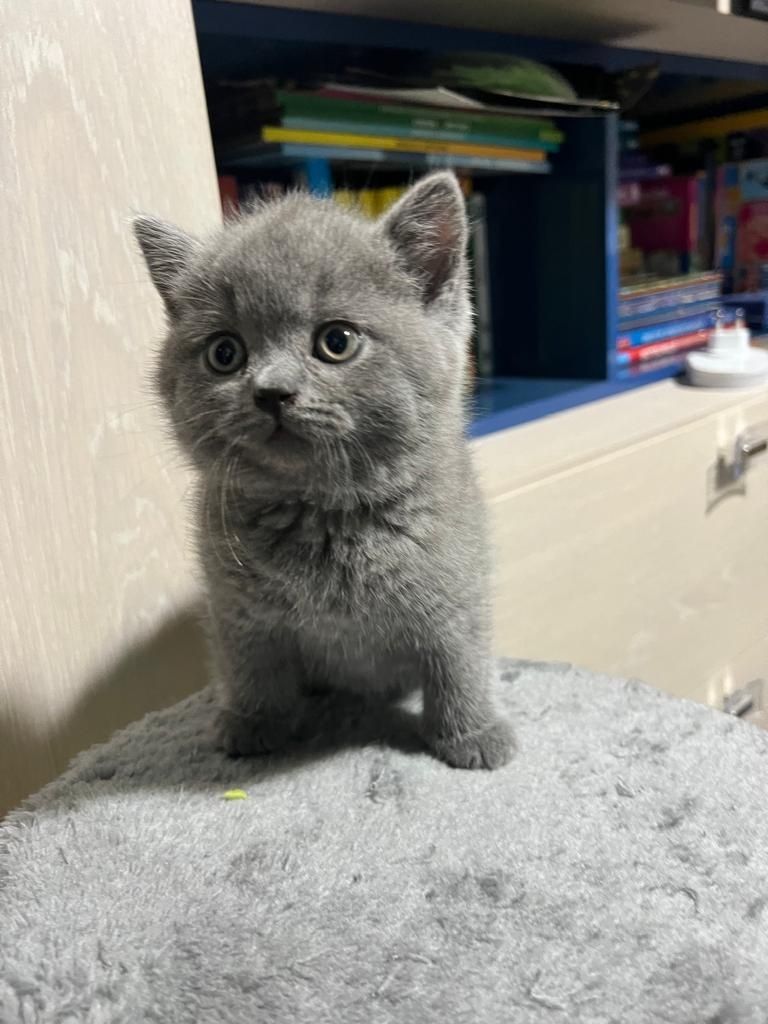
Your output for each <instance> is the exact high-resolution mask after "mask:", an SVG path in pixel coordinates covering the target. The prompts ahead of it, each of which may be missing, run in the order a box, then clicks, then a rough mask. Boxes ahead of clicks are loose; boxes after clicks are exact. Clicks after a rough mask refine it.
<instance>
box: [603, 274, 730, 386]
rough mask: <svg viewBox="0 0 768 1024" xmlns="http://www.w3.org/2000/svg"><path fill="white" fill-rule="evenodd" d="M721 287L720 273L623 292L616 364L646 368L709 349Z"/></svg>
mask: <svg viewBox="0 0 768 1024" xmlns="http://www.w3.org/2000/svg"><path fill="white" fill-rule="evenodd" d="M721 288H722V275H721V274H719V273H716V272H712V273H705V274H688V275H685V276H684V277H674V278H666V279H664V278H658V279H655V280H649V281H646V282H644V283H642V284H635V285H631V286H629V287H625V288H622V289H621V291H620V292H619V328H618V335H617V338H616V353H615V356H616V365H617V366H620V367H627V366H633V365H636V364H639V363H643V364H647V363H648V362H649V361H651V360H657V359H662V358H668V357H670V356H677V355H679V354H680V353H683V352H687V351H689V350H691V349H694V348H698V347H699V346H701V345H705V344H706V342H707V337H708V334H709V331H710V329H711V327H712V311H713V308H715V307H716V306H717V304H718V300H719V297H720V292H721Z"/></svg>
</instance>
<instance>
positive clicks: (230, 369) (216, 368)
mask: <svg viewBox="0 0 768 1024" xmlns="http://www.w3.org/2000/svg"><path fill="white" fill-rule="evenodd" d="M245 359H246V352H245V345H244V344H243V343H242V341H241V340H240V339H239V338H238V336H237V335H236V334H214V335H213V336H212V337H210V338H209V339H208V345H207V346H206V349H205V361H206V363H207V364H208V366H209V368H210V369H211V370H213V372H214V373H236V372H237V371H238V370H239V369H240V367H241V366H243V365H244V364H245Z"/></svg>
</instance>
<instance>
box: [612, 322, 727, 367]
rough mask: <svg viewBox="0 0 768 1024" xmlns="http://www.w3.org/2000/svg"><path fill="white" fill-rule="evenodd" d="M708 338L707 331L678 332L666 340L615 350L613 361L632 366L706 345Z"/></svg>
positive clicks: (618, 364) (620, 364) (619, 364)
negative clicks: (678, 333)
mask: <svg viewBox="0 0 768 1024" xmlns="http://www.w3.org/2000/svg"><path fill="white" fill-rule="evenodd" d="M708 339H709V331H708V330H706V331H692V332H691V333H690V334H680V335H677V336H675V337H674V338H668V339H667V340H666V341H655V342H651V344H649V345H639V346H638V347H636V348H630V349H625V350H622V351H620V352H616V354H615V361H616V365H617V366H633V365H635V364H636V363H646V362H648V361H649V360H651V359H660V358H661V357H662V356H669V355H674V354H675V353H677V352H687V351H689V350H690V349H693V348H701V346H702V345H706V344H707V341H708Z"/></svg>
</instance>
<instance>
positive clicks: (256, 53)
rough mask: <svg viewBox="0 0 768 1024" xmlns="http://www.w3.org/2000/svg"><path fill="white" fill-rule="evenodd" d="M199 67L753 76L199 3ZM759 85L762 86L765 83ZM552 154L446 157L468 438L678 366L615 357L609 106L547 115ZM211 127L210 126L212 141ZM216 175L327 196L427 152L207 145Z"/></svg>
mask: <svg viewBox="0 0 768 1024" xmlns="http://www.w3.org/2000/svg"><path fill="white" fill-rule="evenodd" d="M193 11H194V17H195V23H196V28H197V34H198V42H199V48H200V57H201V63H202V68H203V74H204V76H205V77H206V78H207V79H212V78H230V79H237V78H255V77H258V76H262V75H267V76H268V75H270V74H272V75H274V74H278V73H280V74H286V73H287V72H289V69H290V68H291V67H301V66H302V65H303V63H304V62H306V61H314V62H315V64H317V62H318V60H319V59H320V60H321V62H322V65H323V67H325V68H327V71H328V74H329V75H332V74H333V72H334V71H335V70H336V69H338V68H340V67H342V66H343V65H344V62H345V61H346V60H348V58H349V56H350V54H355V53H359V52H360V51H361V50H364V49H366V48H378V49H387V48H391V49H404V50H414V51H415V50H421V51H425V52H426V51H428V52H431V53H440V52H449V51H470V50H471V51H476V52H480V53H482V52H497V53H510V54H514V55H519V56H527V57H531V58H534V59H538V60H543V61H556V62H560V63H563V62H565V63H567V64H573V65H574V66H575V65H577V64H578V65H582V66H596V67H599V68H601V69H602V71H603V72H605V73H611V74H612V73H615V72H616V71H617V70H620V69H622V68H630V67H636V66H638V65H639V64H642V63H643V62H646V63H647V62H648V61H651V60H653V61H656V62H657V63H658V65H659V67H660V68H661V69H662V70H664V71H665V72H667V73H674V74H679V75H704V74H711V75H721V76H723V77H728V76H730V77H732V78H734V79H745V80H753V81H757V80H761V79H762V78H765V77H766V72H765V69H764V68H763V67H761V66H759V65H746V64H736V63H735V62H730V61H722V60H714V59H708V58H700V57H697V56H694V55H691V56H676V55H672V54H649V53H638V52H637V51H631V50H616V49H612V48H610V47H607V46H595V45H592V44H586V43H584V42H578V41H575V42H574V41H567V40H557V39H551V38H520V37H515V36H511V35H503V34H499V33H496V32H490V31H483V30H477V29H467V30H461V29H457V28H455V27H451V26H438V25H424V24H419V23H409V22H404V21H394V20H388V19H381V18H372V17H367V16H359V15H348V14H330V13H324V12H319V11H305V10H298V9H287V8H277V7H268V6H262V5H254V4H237V3H228V2H213V0H195V2H194V3H193ZM766 88H767V89H768V83H767V86H766ZM557 124H558V127H559V128H562V131H563V134H564V139H565V141H564V142H563V145H562V147H561V149H560V151H559V152H558V153H556V154H553V155H552V159H551V160H546V161H544V162H542V163H540V164H538V165H533V164H530V163H526V162H525V161H521V162H520V163H519V165H518V166H508V167H505V168H503V170H501V169H498V168H493V167H490V166H488V167H483V166H480V165H479V164H478V165H476V166H474V167H473V166H472V163H471V161H470V160H469V159H465V160H463V161H456V160H452V159H451V158H449V157H447V158H445V159H444V160H442V162H441V165H442V166H455V167H457V169H458V170H464V171H467V172H470V173H472V176H473V179H474V181H475V187H476V188H477V189H478V191H480V192H481V193H482V195H483V196H484V199H485V204H486V214H487V236H488V257H489V258H488V264H489V284H490V293H491V297H492V301H491V329H492V335H493V338H494V350H495V357H494V377H493V378H492V379H490V380H483V381H480V382H479V383H478V386H477V389H476V394H475V398H474V415H473V420H472V427H471V431H472V433H473V434H474V435H475V436H481V435H483V434H486V433H490V432H494V431H497V430H500V429H505V428H507V427H511V426H516V425H518V424H520V423H523V422H527V421H529V420H533V419H537V418H540V417H542V416H546V415H549V414H551V413H553V412H560V411H563V410H565V409H568V408H571V407H574V406H578V405H583V404H585V403H588V402H592V401H596V400H598V399H601V398H605V397H608V396H611V395H615V394H619V393H621V392H624V391H627V390H631V389H634V388H638V387H641V386H643V385H646V384H649V383H652V382H655V381H659V380H662V379H665V378H668V377H674V376H676V375H677V374H679V372H680V369H681V366H682V359H681V358H680V357H677V358H676V357H673V356H670V357H669V358H666V359H663V360H657V361H655V362H654V363H652V364H648V365H645V364H638V366H633V367H621V366H618V365H617V363H616V360H615V359H614V357H613V353H614V349H615V343H616V337H617V326H618V315H617V308H618V289H619V265H618V242H617V235H618V222H619V208H618V199H617V196H618V139H619V122H618V115H616V114H614V113H601V114H596V115H593V116H585V117H569V118H563V119H562V120H558V121H557ZM215 128H216V126H215V124H214V125H213V129H214V136H215V134H216V132H215ZM217 163H218V166H219V170H220V171H222V172H236V173H238V174H245V175H251V176H252V179H253V180H254V181H258V180H259V176H260V174H263V173H265V172H273V171H283V172H286V173H288V174H294V175H295V174H299V173H300V174H301V175H302V176H303V179H304V180H305V181H306V183H307V184H308V185H309V187H311V188H312V189H313V190H314V191H316V192H320V193H327V192H328V191H329V190H330V189H331V187H332V184H333V181H334V178H336V179H338V177H339V173H340V170H341V172H342V173H343V174H349V175H351V176H352V177H353V179H354V177H355V174H356V173H357V174H358V176H360V175H364V174H368V175H373V174H375V173H377V172H384V171H390V172H399V173H400V174H401V175H403V174H407V175H410V176H418V174H420V173H422V172H423V171H425V170H426V169H428V167H429V166H435V165H436V163H437V162H436V161H435V160H432V161H430V160H429V159H427V158H426V157H425V156H424V155H423V154H418V153H402V152H396V153H387V154H384V155H383V156H382V155H378V156H373V155H372V153H371V152H370V151H366V150H360V149H356V148H355V147H354V146H339V147H329V148H328V147H327V148H326V149H325V150H322V151H321V150H319V149H318V148H317V147H306V146H302V145H301V144H297V143H292V142H281V141H278V142H276V143H275V144H274V146H272V147H271V149H270V151H269V152H259V153H256V152H254V150H253V147H250V146H248V145H247V144H245V145H241V146H239V147H238V146H229V147H224V148H220V149H219V150H218V151H217Z"/></svg>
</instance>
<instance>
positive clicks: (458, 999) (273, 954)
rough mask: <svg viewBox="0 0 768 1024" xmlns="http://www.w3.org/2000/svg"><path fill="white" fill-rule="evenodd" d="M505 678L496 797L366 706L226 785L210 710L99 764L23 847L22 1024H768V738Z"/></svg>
mask: <svg viewBox="0 0 768 1024" xmlns="http://www.w3.org/2000/svg"><path fill="white" fill-rule="evenodd" d="M502 668H503V672H502V675H503V681H502V684H501V701H502V703H503V705H504V706H505V708H506V711H507V713H508V714H509V715H510V716H511V717H512V719H513V720H514V723H515V725H516V728H517V733H518V739H519V744H520V751H519V754H518V756H517V758H516V760H515V761H514V762H513V763H512V764H511V765H510V766H509V767H508V768H507V769H504V770H502V771H499V772H496V773H492V774H488V773H482V772H459V771H454V770H451V769H450V768H447V767H445V766H444V765H443V764H440V763H438V762H437V761H435V760H434V759H433V758H432V757H430V756H429V755H428V754H427V753H425V752H423V751H422V750H421V749H420V748H419V747H418V744H417V743H416V742H415V741H414V739H413V735H412V725H411V723H410V722H409V721H408V719H407V718H406V717H404V716H402V717H397V716H394V715H391V714H390V715H387V714H385V713H384V712H383V711H382V709H374V710H372V711H368V712H365V711H363V710H362V709H361V707H360V706H359V705H357V704H355V703H351V704H348V703H345V704H344V705H343V707H342V708H339V707H338V706H336V707H331V706H326V705H325V704H323V705H322V707H321V714H322V713H325V714H327V715H328V717H329V719H330V720H333V718H334V717H335V718H336V720H337V721H339V724H338V726H337V727H336V729H335V731H333V730H332V729H331V726H330V725H329V726H328V728H329V729H331V735H330V737H329V738H328V740H327V741H326V742H324V743H322V744H320V743H314V744H312V745H310V746H309V747H308V748H304V749H302V750H301V751H297V752H296V753H294V754H293V755H291V756H289V757H286V758H283V759H278V758H275V759H273V760H265V761H241V762H234V761H229V760H227V759H226V758H225V757H224V756H222V755H220V754H218V753H216V752H215V751H214V750H213V748H212V745H211V741H210V740H209V738H208V730H209V721H210V716H211V711H212V708H211V703H210V698H209V697H208V696H207V695H206V694H203V695H200V696H196V697H193V698H191V699H189V700H187V701H185V702H183V703H182V704H179V705H178V706H176V707H174V708H172V709H170V710H169V711H165V712H162V713H159V714H154V715H151V716H149V717H148V718H147V719H145V720H144V721H143V722H141V723H139V724H137V725H135V726H133V727H131V728H129V729H127V730H125V731H124V732H122V733H120V734H119V735H117V736H116V737H115V738H114V739H113V740H112V741H111V742H110V743H107V744H106V745H104V746H101V747H97V748H95V749H94V750H92V751H90V752H88V753H87V754H85V755H83V756H81V757H80V758H79V759H78V760H77V761H76V762H75V764H74V765H73V767H72V768H71V769H70V770H69V771H68V772H67V773H66V775H64V776H63V777H62V778H61V779H60V780H59V781H58V782H56V783H54V784H53V785H52V786H49V787H48V788H47V789H46V790H44V791H43V792H42V793H41V794H40V795H39V796H38V797H37V798H35V799H34V801H32V803H31V804H30V809H29V810H27V811H25V812H24V813H20V814H17V815H15V816H14V817H12V819H11V820H10V822H8V823H7V824H6V825H5V826H4V827H3V828H2V829H0V842H1V843H2V844H3V845H2V859H1V860H0V866H1V867H2V878H3V883H2V890H1V891H0V968H1V969H0V1021H2V1024H16V1022H24V1024H37V1022H42V1021H45V1022H53V1021H56V1022H58V1024H83V1022H93V1024H96V1022H98V1024H103V1022H112V1021H120V1022H123V1021H124V1022H127V1024H133V1022H140V1021H157V1022H162V1024H185V1022H196V1024H197V1022H200V1024H217V1022H227V1024H230V1022H231V1024H254V1022H262V1021H263V1022H275V1024H289V1022H290V1024H304V1022H307V1024H308V1022H313V1024H316V1022H329V1024H330V1022H358V1021H359V1022H368V1021H373V1022H379V1021H381V1022H389V1021H392V1022H394V1021H397V1022H403V1024H405V1022H408V1024H431V1022H439V1024H445V1022H446V1021H452V1022H453V1021H459V1022H470V1021H480V1022H486V1021H487V1022H499V1024H501V1022H504V1024H510V1022H511V1024H526V1022H545V1021H546V1022H548V1024H551V1022H565V1024H570V1022H574V1021H589V1022H595V1024H598V1022H600V1024H603V1022H605V1024H608V1022H617V1024H618V1022H620V1024H634V1022H649V1024H650V1022H654V1024H656V1022H661V1021H669V1022H673V1024H687V1022H690V1024H715V1022H718V1024H726V1022H747V1021H749V1022H755V1024H757V1022H761V1024H762V1022H764V1021H766V1020H768V923H767V922H768V843H767V840H768V795H767V793H766V785H765V768H766V764H768V734H765V733H762V732H759V731H758V730H757V729H755V728H753V727H751V726H748V725H745V724H743V723H741V722H738V721H735V720H732V719H730V718H727V717H726V716H724V715H720V714H718V713H716V712H714V711H710V710H707V709H705V708H703V707H698V706H695V705H693V704H688V703H683V702H680V701H674V700H670V699H668V698H665V697H663V696H661V695H660V694H658V693H656V692H654V691H653V690H651V689H649V688H647V687H645V686H643V685H640V684H637V683H623V682H617V681H615V680H611V679H607V678H600V677H596V676H593V675H589V674H587V673H583V672H578V671H575V670H571V669H568V668H564V667H535V666H527V665H522V666H521V665H519V664H512V663H506V664H505V665H504V666H502ZM233 786H237V787H242V788H243V789H245V790H246V791H247V792H248V799H247V800H243V801H237V802H229V801H227V800H225V799H223V796H222V795H223V793H224V791H225V790H227V789H229V788H230V787H233Z"/></svg>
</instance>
